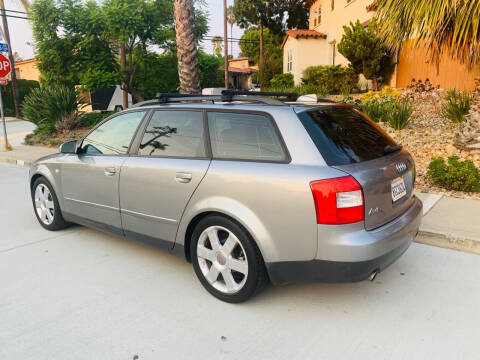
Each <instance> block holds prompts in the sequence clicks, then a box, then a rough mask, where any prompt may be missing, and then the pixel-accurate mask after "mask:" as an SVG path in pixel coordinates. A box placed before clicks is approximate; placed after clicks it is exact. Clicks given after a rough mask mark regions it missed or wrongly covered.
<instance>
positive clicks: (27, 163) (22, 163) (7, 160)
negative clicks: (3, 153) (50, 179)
mask: <svg viewBox="0 0 480 360" xmlns="http://www.w3.org/2000/svg"><path fill="white" fill-rule="evenodd" d="M0 162H3V163H7V164H12V165H19V166H30V165H32V161H28V160H16V159H12V158H0Z"/></svg>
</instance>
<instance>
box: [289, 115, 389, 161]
mask: <svg viewBox="0 0 480 360" xmlns="http://www.w3.org/2000/svg"><path fill="white" fill-rule="evenodd" d="M298 117H299V118H300V121H301V122H302V124H303V126H304V127H305V129H307V131H308V133H309V134H310V137H311V138H312V140H313V142H314V143H315V145H316V146H317V148H318V150H319V151H320V153H321V154H322V156H323V158H324V159H325V161H326V163H327V164H328V165H329V166H336V165H347V164H354V163H359V162H362V161H368V160H373V159H377V158H380V157H382V156H383V155H384V153H385V148H388V147H389V146H396V145H397V144H396V143H395V142H394V141H393V140H392V138H390V137H389V136H388V135H387V134H386V133H385V132H384V131H383V130H382V129H381V128H380V127H379V126H378V125H377V124H375V123H374V122H372V121H370V120H368V119H367V118H366V117H365V116H363V115H362V114H361V113H360V112H359V111H357V110H356V109H353V108H349V107H348V108H340V107H331V108H321V109H314V110H308V111H305V112H301V113H299V114H298Z"/></svg>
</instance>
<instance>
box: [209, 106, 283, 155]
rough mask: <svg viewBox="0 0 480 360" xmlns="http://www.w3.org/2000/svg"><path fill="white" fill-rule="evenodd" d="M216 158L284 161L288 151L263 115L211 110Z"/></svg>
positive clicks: (211, 136)
mask: <svg viewBox="0 0 480 360" xmlns="http://www.w3.org/2000/svg"><path fill="white" fill-rule="evenodd" d="M208 126H209V129H210V138H211V144H212V153H213V157H215V158H220V159H233V160H253V161H255V160H256V161H284V160H285V159H286V154H285V151H284V149H283V147H282V143H281V141H280V139H279V137H278V134H277V132H276V131H275V128H274V126H273V124H272V121H271V120H270V119H269V118H268V117H266V116H263V115H256V114H246V113H225V112H209V113H208Z"/></svg>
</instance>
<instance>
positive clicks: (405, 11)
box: [371, 0, 480, 66]
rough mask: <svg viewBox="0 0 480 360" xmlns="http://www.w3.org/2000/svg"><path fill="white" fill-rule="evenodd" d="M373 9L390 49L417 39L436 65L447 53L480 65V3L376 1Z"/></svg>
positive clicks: (471, 0) (470, 0)
mask: <svg viewBox="0 0 480 360" xmlns="http://www.w3.org/2000/svg"><path fill="white" fill-rule="evenodd" d="M371 8H373V9H375V10H376V11H377V18H378V21H379V23H380V33H381V34H382V35H383V37H384V39H385V42H386V44H387V45H388V46H389V47H390V48H392V49H394V50H399V49H400V47H401V45H402V43H403V42H404V41H406V40H409V39H415V43H416V45H417V46H425V48H426V49H427V50H428V53H429V55H430V57H431V59H432V60H434V62H436V63H438V62H439V59H440V55H441V54H442V53H443V52H446V53H447V54H449V55H450V56H452V57H454V58H456V59H459V60H460V61H461V62H462V63H465V64H467V65H468V66H473V65H475V64H478V63H480V1H478V0H422V1H412V0H376V1H375V2H374V3H373V4H372V6H371Z"/></svg>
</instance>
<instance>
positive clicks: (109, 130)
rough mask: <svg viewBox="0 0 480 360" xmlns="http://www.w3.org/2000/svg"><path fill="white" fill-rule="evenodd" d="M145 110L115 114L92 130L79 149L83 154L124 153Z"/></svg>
mask: <svg viewBox="0 0 480 360" xmlns="http://www.w3.org/2000/svg"><path fill="white" fill-rule="evenodd" d="M145 113H146V111H134V112H129V113H126V114H122V115H118V116H115V117H114V118H113V119H110V120H108V121H107V122H105V123H103V124H102V125H100V126H99V127H98V128H96V129H95V130H93V131H92V132H91V133H90V134H89V135H88V136H87V137H86V138H85V139H84V140H83V143H82V146H81V148H80V150H79V153H80V154H85V155H124V154H126V153H127V152H128V148H129V147H130V143H131V142H132V138H133V135H134V134H135V132H136V131H137V128H138V126H139V125H140V122H141V121H142V118H143V116H144V115H145Z"/></svg>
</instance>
